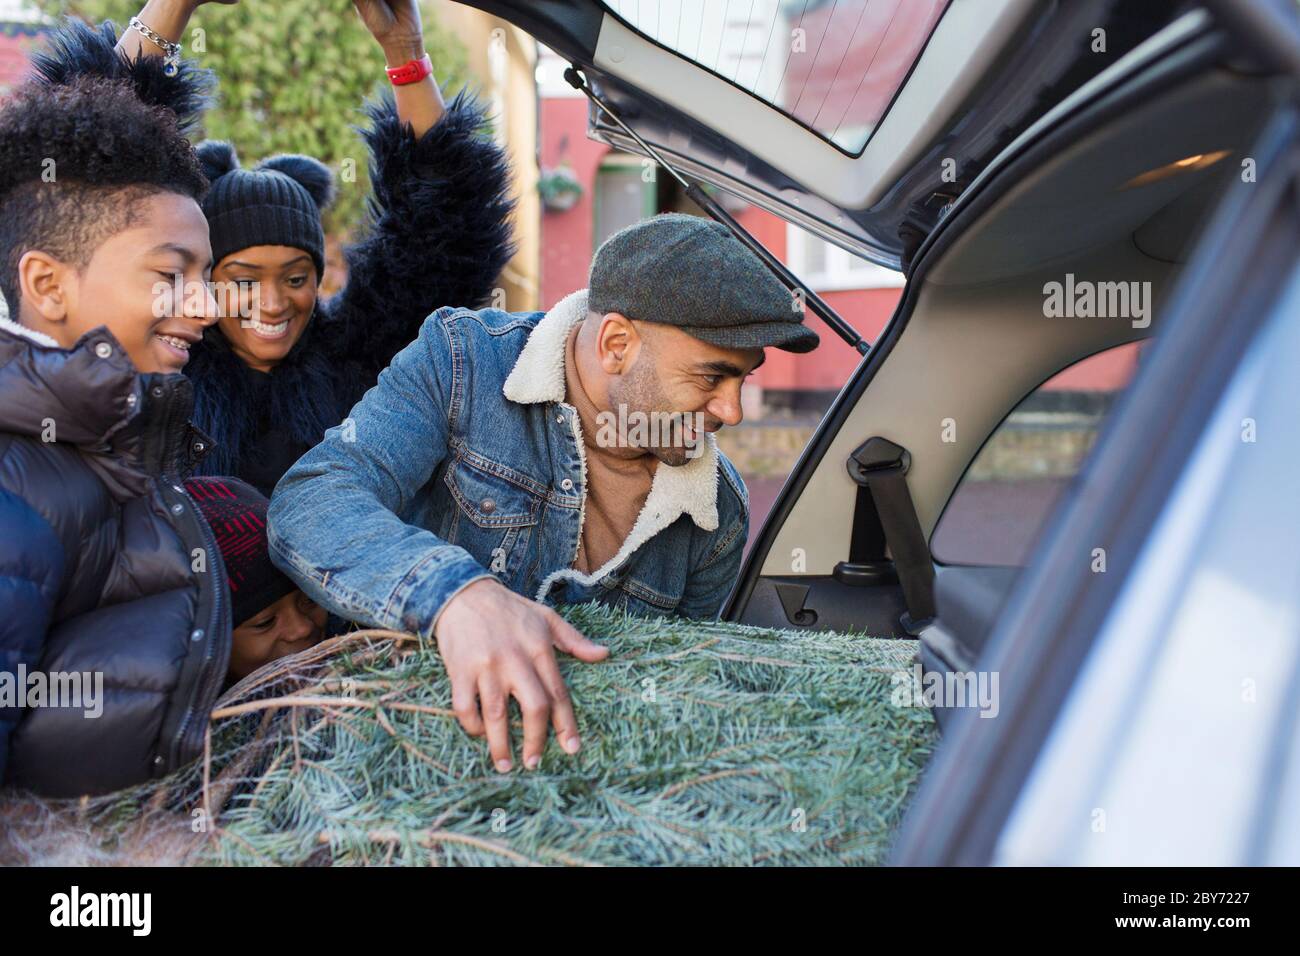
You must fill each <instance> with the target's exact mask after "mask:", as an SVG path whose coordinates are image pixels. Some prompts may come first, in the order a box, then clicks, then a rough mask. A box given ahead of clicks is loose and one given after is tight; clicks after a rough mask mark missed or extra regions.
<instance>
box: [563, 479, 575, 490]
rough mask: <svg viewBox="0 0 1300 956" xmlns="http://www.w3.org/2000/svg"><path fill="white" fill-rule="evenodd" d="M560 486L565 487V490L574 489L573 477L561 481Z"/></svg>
mask: <svg viewBox="0 0 1300 956" xmlns="http://www.w3.org/2000/svg"><path fill="white" fill-rule="evenodd" d="M560 487H561V488H563V489H564V490H565V491H572V490H573V481H572V479H570V478H565V479H564V480H563V481H562V482H560Z"/></svg>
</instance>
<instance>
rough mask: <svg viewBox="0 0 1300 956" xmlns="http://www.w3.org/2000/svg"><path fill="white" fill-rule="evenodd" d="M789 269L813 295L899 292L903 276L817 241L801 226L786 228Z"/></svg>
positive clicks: (836, 247)
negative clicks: (846, 292)
mask: <svg viewBox="0 0 1300 956" xmlns="http://www.w3.org/2000/svg"><path fill="white" fill-rule="evenodd" d="M786 250H787V251H786V265H788V266H789V267H790V270H791V271H792V272H794V274H795V275H797V276H798V277H799V278H801V279H803V280H804V282H807V283H808V285H810V286H812V289H813V291H814V292H835V291H837V290H841V289H897V288H901V287H902V285H903V274H902V273H901V272H895V271H894V270H893V269H886V268H885V267H884V266H880V265H876V263H874V262H869V261H867V260H866V259H863V258H862V257H861V256H856V255H854V254H853V253H851V252H849V251H847V250H845V249H841V248H840V247H839V246H836V245H832V244H831V243H829V242H826V241H825V240H824V239H818V238H817V237H816V236H814V235H812V233H809V232H805V231H804V230H803V229H800V228H799V227H798V226H796V225H793V224H790V225H788V226H787V227H786Z"/></svg>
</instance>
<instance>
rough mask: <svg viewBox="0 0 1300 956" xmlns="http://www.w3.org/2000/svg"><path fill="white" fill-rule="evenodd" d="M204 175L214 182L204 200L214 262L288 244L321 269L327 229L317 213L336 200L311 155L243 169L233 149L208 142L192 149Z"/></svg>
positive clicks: (287, 156) (326, 171)
mask: <svg viewBox="0 0 1300 956" xmlns="http://www.w3.org/2000/svg"><path fill="white" fill-rule="evenodd" d="M195 152H197V153H198V154H199V161H200V162H201V163H202V164H203V172H204V173H205V174H206V175H207V177H208V180H209V181H210V182H211V183H212V188H211V189H209V190H208V194H207V196H205V197H204V199H203V212H204V214H205V215H206V216H207V217H208V231H209V233H210V236H211V240H212V258H213V261H214V262H220V261H221V260H222V259H224V258H225V257H226V256H228V255H230V254H231V253H232V252H238V251H239V250H240V249H247V248H249V247H250V246H292V247H293V248H295V249H302V250H303V251H304V252H306V253H308V254H309V255H310V256H311V258H312V261H313V262H315V263H316V276H317V278H319V277H320V276H321V274H322V273H324V271H325V231H324V230H323V229H322V228H321V212H322V211H323V210H325V209H326V208H328V206H329V204H330V202H331V201H332V200H333V198H334V177H333V175H332V174H331V173H330V171H329V167H327V166H326V165H325V164H324V163H322V162H320V161H319V160H315V159H312V158H311V157H310V156H298V155H293V154H285V155H281V156H272V157H270V158H269V159H264V160H262V162H260V163H258V164H257V165H256V166H254V167H253V168H252V169H241V168H240V166H239V157H238V156H237V155H236V154H235V147H233V146H232V145H230V144H229V143H225V142H221V141H220V140H208V141H206V142H203V143H199V145H198V146H197V147H195Z"/></svg>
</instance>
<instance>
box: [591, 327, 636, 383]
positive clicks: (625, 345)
mask: <svg viewBox="0 0 1300 956" xmlns="http://www.w3.org/2000/svg"><path fill="white" fill-rule="evenodd" d="M596 348H597V351H598V352H599V354H600V367H601V368H602V369H604V371H605V374H606V375H622V374H623V373H625V372H626V371H627V370H628V369H629V368H631V367H632V363H633V362H635V361H636V357H637V353H638V352H639V351H640V349H641V335H640V333H639V332H638V331H637V328H636V326H635V325H633V324H632V320H631V319H629V318H628V317H627V316H626V315H623V314H622V313H621V312H606V313H605V315H604V317H603V318H602V319H601V320H600V329H599V330H598V331H597V332H596Z"/></svg>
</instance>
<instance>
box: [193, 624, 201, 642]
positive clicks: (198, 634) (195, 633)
mask: <svg viewBox="0 0 1300 956" xmlns="http://www.w3.org/2000/svg"><path fill="white" fill-rule="evenodd" d="M190 640H191V641H201V640H203V628H201V627H197V628H195V629H194V630H192V631H190Z"/></svg>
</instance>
